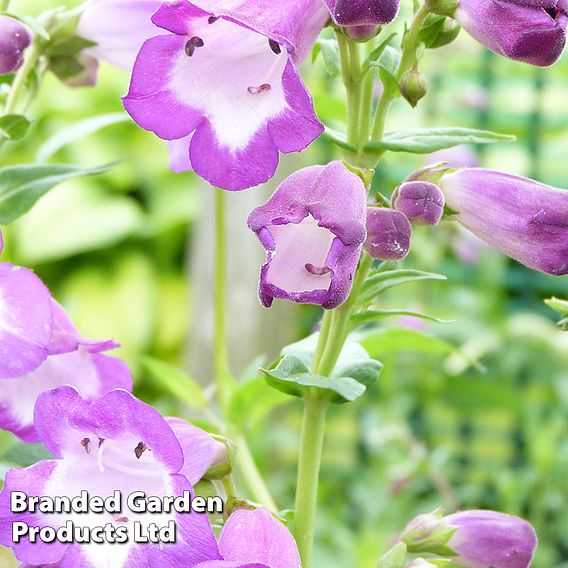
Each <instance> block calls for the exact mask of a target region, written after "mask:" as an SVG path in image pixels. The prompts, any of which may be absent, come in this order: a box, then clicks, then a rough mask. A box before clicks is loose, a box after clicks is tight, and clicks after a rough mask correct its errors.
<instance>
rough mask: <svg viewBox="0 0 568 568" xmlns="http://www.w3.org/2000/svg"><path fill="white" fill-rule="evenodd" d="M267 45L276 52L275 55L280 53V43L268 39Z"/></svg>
mask: <svg viewBox="0 0 568 568" xmlns="http://www.w3.org/2000/svg"><path fill="white" fill-rule="evenodd" d="M268 45H269V46H270V49H272V51H274V53H276V55H280V54H281V53H282V48H281V47H280V44H279V43H278V42H277V41H274V40H273V39H269V40H268Z"/></svg>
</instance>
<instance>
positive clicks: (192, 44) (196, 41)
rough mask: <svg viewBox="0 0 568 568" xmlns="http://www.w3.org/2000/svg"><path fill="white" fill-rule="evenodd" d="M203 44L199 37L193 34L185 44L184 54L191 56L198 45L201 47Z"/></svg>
mask: <svg viewBox="0 0 568 568" xmlns="http://www.w3.org/2000/svg"><path fill="white" fill-rule="evenodd" d="M204 45H205V43H204V41H203V40H202V39H201V38H200V37H197V36H194V37H192V38H191V39H190V40H189V41H188V42H187V43H186V44H185V54H186V55H187V56H188V57H191V56H192V55H193V54H194V53H195V50H196V49H197V48H198V47H203V46H204Z"/></svg>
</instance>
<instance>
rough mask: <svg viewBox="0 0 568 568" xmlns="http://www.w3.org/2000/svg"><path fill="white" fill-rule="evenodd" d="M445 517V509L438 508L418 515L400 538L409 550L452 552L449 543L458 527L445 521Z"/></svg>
mask: <svg viewBox="0 0 568 568" xmlns="http://www.w3.org/2000/svg"><path fill="white" fill-rule="evenodd" d="M443 517H444V511H443V510H442V509H437V510H436V511H433V512H432V513H427V514H424V515H418V516H417V517H416V518H414V519H413V520H412V521H410V523H408V525H407V526H406V528H405V529H404V531H403V532H402V534H401V535H400V540H401V541H402V542H404V543H405V544H406V546H407V547H408V551H409V552H413V553H421V552H428V553H431V554H438V555H448V554H452V553H453V551H452V549H451V548H450V547H449V546H448V543H449V542H450V539H451V538H452V535H453V534H454V533H455V532H456V529H455V528H454V527H451V526H449V525H448V524H447V523H445V522H444V519H443Z"/></svg>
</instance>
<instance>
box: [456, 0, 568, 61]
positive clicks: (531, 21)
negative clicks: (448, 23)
mask: <svg viewBox="0 0 568 568" xmlns="http://www.w3.org/2000/svg"><path fill="white" fill-rule="evenodd" d="M455 18H456V19H457V20H458V21H459V23H460V24H461V25H462V26H463V28H464V29H465V30H466V31H467V32H469V33H470V34H471V35H472V36H473V37H474V38H475V39H476V40H477V41H479V42H480V43H482V44H483V45H485V46H486V47H488V48H489V49H491V50H492V51H495V52H496V53H499V54H501V55H504V56H505V57H509V58H510V59H516V60H518V61H524V62H526V63H532V64H533V65H538V66H540V67H547V66H549V65H552V64H553V63H554V62H555V61H556V60H557V59H558V58H559V57H560V55H561V54H562V51H563V49H564V46H565V44H566V25H567V24H568V0H460V2H459V6H458V9H457V11H456V13H455Z"/></svg>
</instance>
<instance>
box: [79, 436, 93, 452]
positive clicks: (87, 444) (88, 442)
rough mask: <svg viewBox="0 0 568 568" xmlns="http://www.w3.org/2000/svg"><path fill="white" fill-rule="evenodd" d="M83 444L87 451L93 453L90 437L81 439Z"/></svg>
mask: <svg viewBox="0 0 568 568" xmlns="http://www.w3.org/2000/svg"><path fill="white" fill-rule="evenodd" d="M81 446H83V448H85V451H86V452H87V453H88V454H90V453H91V439H90V438H83V439H82V440H81Z"/></svg>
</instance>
